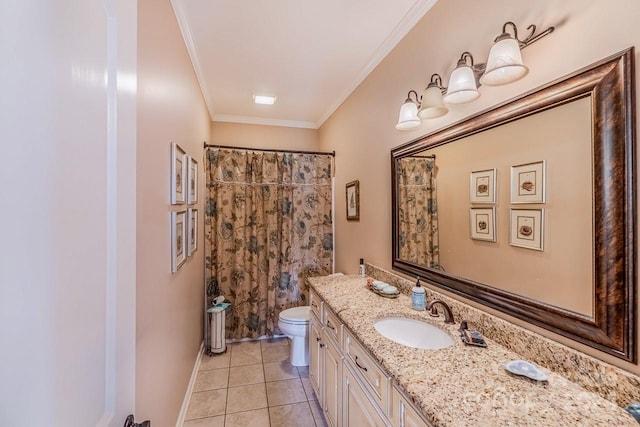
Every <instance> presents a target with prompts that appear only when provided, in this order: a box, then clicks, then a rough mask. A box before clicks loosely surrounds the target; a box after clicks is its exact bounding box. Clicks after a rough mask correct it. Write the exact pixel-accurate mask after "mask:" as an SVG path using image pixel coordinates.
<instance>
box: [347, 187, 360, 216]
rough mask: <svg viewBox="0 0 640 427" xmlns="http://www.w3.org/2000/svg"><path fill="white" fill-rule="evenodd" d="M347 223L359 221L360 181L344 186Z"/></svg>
mask: <svg viewBox="0 0 640 427" xmlns="http://www.w3.org/2000/svg"><path fill="white" fill-rule="evenodd" d="M346 194H347V221H359V220H360V181H351V182H349V183H348V184H347V185H346Z"/></svg>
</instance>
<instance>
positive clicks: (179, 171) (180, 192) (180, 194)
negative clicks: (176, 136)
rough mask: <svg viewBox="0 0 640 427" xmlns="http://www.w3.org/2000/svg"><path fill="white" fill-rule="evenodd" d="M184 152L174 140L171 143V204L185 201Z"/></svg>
mask: <svg viewBox="0 0 640 427" xmlns="http://www.w3.org/2000/svg"><path fill="white" fill-rule="evenodd" d="M185 160H186V156H185V152H184V150H183V149H182V148H180V146H179V145H178V144H176V143H175V142H172V143H171V204H172V205H179V204H182V203H184V202H185V194H186V193H185V182H184V177H185V167H186V165H185V163H186V162H185Z"/></svg>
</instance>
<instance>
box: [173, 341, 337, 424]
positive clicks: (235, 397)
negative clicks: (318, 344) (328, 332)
mask: <svg viewBox="0 0 640 427" xmlns="http://www.w3.org/2000/svg"><path fill="white" fill-rule="evenodd" d="M326 425H327V424H326V422H325V420H324V417H323V415H322V409H321V408H320V404H319V403H318V400H317V397H316V395H315V393H314V391H313V389H312V387H311V382H310V380H309V368H307V367H304V368H296V367H295V366H292V365H291V364H290V363H289V340H288V339H287V338H276V339H271V340H260V341H245V342H240V343H233V344H228V345H227V352H226V353H223V354H218V355H215V356H207V355H206V354H205V355H203V356H202V362H201V364H200V370H199V372H198V376H197V378H196V383H195V386H194V388H193V393H192V395H191V402H190V403H189V409H188V411H187V415H186V417H185V422H184V424H183V427H223V426H224V427H234V426H239V427H240V426H241V427H262V426H264V427H276V426H277V427H280V426H287V427H294V426H300V427H325V426H326Z"/></svg>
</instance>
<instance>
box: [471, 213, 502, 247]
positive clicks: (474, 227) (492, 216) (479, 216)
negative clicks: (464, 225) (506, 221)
mask: <svg viewBox="0 0 640 427" xmlns="http://www.w3.org/2000/svg"><path fill="white" fill-rule="evenodd" d="M469 217H470V222H471V238H472V239H474V240H486V241H489V242H495V241H496V208H471V210H470V211H469Z"/></svg>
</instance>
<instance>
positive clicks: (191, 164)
mask: <svg viewBox="0 0 640 427" xmlns="http://www.w3.org/2000/svg"><path fill="white" fill-rule="evenodd" d="M187 159H188V161H187V162H186V163H187V168H188V173H187V175H188V179H187V182H188V183H189V191H188V193H187V203H189V204H190V205H191V204H193V203H197V202H198V162H196V161H195V160H194V158H193V157H191V156H189V157H188V158H187Z"/></svg>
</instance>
